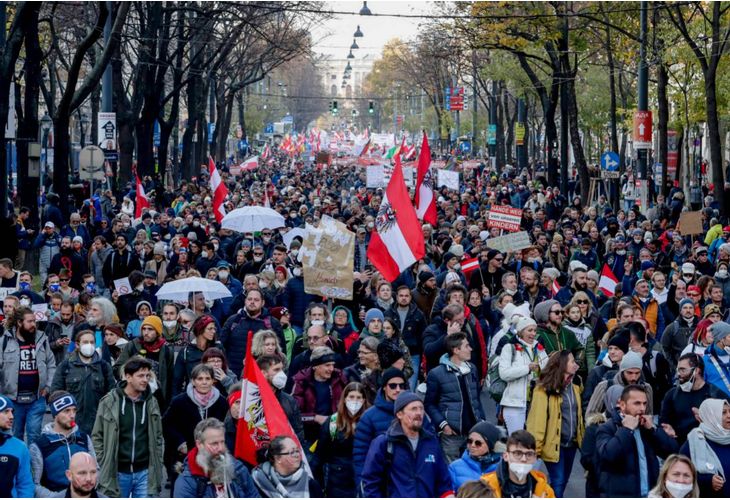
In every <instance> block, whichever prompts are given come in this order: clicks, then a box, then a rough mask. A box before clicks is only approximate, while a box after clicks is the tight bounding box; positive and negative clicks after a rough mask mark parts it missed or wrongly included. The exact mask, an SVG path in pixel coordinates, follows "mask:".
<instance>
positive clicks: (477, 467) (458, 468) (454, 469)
mask: <svg viewBox="0 0 730 500" xmlns="http://www.w3.org/2000/svg"><path fill="white" fill-rule="evenodd" d="M500 458H501V455H500V454H499V453H490V454H488V455H486V456H485V457H484V461H483V462H477V461H476V460H474V459H473V458H471V456H470V455H469V450H464V453H463V454H462V455H461V458H460V459H458V460H454V461H453V462H451V463H450V464H449V473H450V474H451V483H452V485H453V487H454V491H456V490H458V489H459V488H461V485H462V484H464V483H465V482H467V481H478V480H479V478H480V477H482V476H483V475H484V474H488V473H490V472H492V471H494V470H496V469H497V465H499V460H500Z"/></svg>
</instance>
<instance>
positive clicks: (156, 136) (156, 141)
mask: <svg viewBox="0 0 730 500" xmlns="http://www.w3.org/2000/svg"><path fill="white" fill-rule="evenodd" d="M152 140H153V141H154V145H155V147H156V148H159V147H160V122H158V121H157V120H155V128H154V132H153V139H152Z"/></svg>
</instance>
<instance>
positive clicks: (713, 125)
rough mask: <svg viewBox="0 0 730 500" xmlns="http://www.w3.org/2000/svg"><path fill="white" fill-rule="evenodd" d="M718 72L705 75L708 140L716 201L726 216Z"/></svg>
mask: <svg viewBox="0 0 730 500" xmlns="http://www.w3.org/2000/svg"><path fill="white" fill-rule="evenodd" d="M716 81H717V80H716V71H715V70H714V69H713V68H712V67H711V68H710V69H709V70H708V71H707V72H706V73H705V103H706V107H707V140H708V144H707V145H708V147H709V149H710V163H711V167H712V182H713V184H714V185H715V193H714V194H715V200H716V201H717V202H718V204H719V205H720V207H721V209H722V212H724V214H725V215H727V214H728V213H730V212H729V211H728V207H726V206H725V202H726V200H725V175H724V172H723V168H722V143H721V141H720V119H719V117H718V114H717V85H716Z"/></svg>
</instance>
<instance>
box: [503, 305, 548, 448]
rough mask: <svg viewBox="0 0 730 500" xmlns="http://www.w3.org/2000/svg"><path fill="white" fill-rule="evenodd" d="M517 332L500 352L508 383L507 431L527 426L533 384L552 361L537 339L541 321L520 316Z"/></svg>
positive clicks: (506, 390)
mask: <svg viewBox="0 0 730 500" xmlns="http://www.w3.org/2000/svg"><path fill="white" fill-rule="evenodd" d="M515 329H516V330H517V336H515V337H514V338H513V339H512V340H511V341H510V342H509V343H508V344H506V345H505V346H504V348H503V349H502V353H501V354H500V356H499V377H500V378H501V379H502V380H504V381H505V382H506V383H507V386H506V387H505V389H504V394H503V395H502V400H501V402H500V405H501V407H502V417H503V418H504V423H505V425H506V426H507V434H508V435H509V434H512V433H513V432H514V431H517V430H521V429H524V428H525V419H526V417H527V409H528V405H529V403H530V396H531V395H532V388H533V386H534V385H535V381H537V378H538V377H539V376H540V370H542V369H543V368H544V367H545V365H546V364H547V362H548V355H547V353H546V352H545V348H544V347H543V346H542V345H541V344H540V343H539V342H538V341H537V323H535V320H534V319H532V318H525V317H523V318H520V320H519V321H518V322H517V326H516V328H515Z"/></svg>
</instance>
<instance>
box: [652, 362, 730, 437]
mask: <svg viewBox="0 0 730 500" xmlns="http://www.w3.org/2000/svg"><path fill="white" fill-rule="evenodd" d="M710 398H712V399H725V396H724V395H723V394H722V392H721V391H720V390H719V389H718V388H717V387H715V386H714V385H712V384H708V383H707V382H705V363H704V361H702V357H701V356H699V355H697V354H695V353H693V352H688V353H687V354H683V355H682V356H681V357H680V358H679V362H678V363H677V385H676V386H674V387H672V388H671V389H670V390H669V391H668V392H667V394H666V396H664V401H663V402H662V410H661V414H660V415H659V423H660V424H662V425H664V424H667V425H669V426H671V428H672V430H673V431H674V434H676V439H677V442H678V443H679V445H680V446H682V445H683V444H684V443H685V442H686V441H687V434H689V431H691V430H692V429H694V428H695V427H697V426H698V425H699V421H698V420H697V415H698V414H699V407H700V405H701V404H702V402H703V401H704V400H705V399H710ZM667 432H668V433H669V435H670V436H671V435H672V432H671V431H669V430H667Z"/></svg>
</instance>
